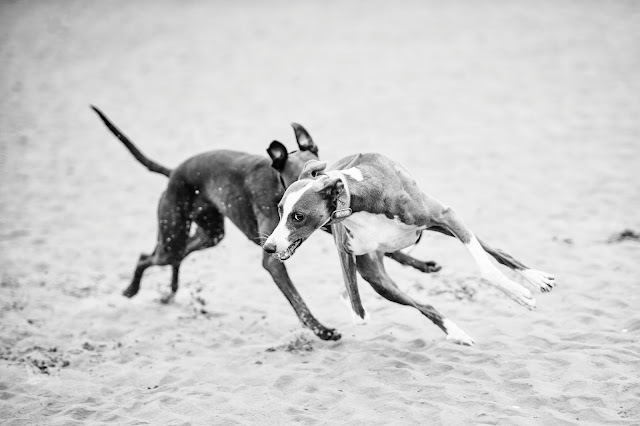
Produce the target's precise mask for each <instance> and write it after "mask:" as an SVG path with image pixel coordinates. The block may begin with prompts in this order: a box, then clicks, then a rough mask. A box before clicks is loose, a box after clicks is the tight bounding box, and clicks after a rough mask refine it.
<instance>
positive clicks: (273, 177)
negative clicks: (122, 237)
mask: <svg viewBox="0 0 640 426" xmlns="http://www.w3.org/2000/svg"><path fill="white" fill-rule="evenodd" d="M92 108H93V109H94V111H95V112H96V113H97V114H98V115H99V116H100V118H101V119H102V121H103V122H104V124H105V125H106V126H107V128H108V129H109V130H110V131H111V132H112V133H113V134H114V135H115V136H116V137H117V138H118V139H119V140H120V141H121V142H122V143H123V144H124V146H125V147H126V148H127V149H128V150H129V152H131V154H132V155H133V156H134V157H135V158H136V160H138V161H139V162H140V163H142V165H144V166H145V167H146V168H147V169H149V171H152V172H155V173H159V174H162V175H164V176H167V177H169V182H168V184H167V189H166V191H165V192H164V193H163V194H162V196H161V198H160V202H159V206H158V222H159V223H158V240H157V244H156V247H155V249H154V250H153V253H152V254H141V255H140V259H139V260H138V264H137V265H136V268H135V271H134V274H133V278H132V280H131V283H130V284H129V286H128V287H127V288H126V289H125V290H124V292H123V294H124V295H125V296H127V297H133V296H135V295H136V294H137V293H138V291H139V290H140V281H141V279H142V275H143V273H144V271H145V270H146V269H147V268H149V267H150V266H153V265H170V266H171V268H172V277H171V293H169V294H167V295H166V296H164V297H163V298H162V299H161V301H162V302H163V303H168V302H170V301H171V300H172V299H173V297H174V295H175V293H176V291H177V290H178V274H179V270H180V264H181V262H182V260H183V259H184V258H185V257H186V256H187V255H189V254H190V253H193V252H194V251H197V250H202V249H206V248H208V247H213V246H215V245H217V244H218V243H219V242H220V241H221V240H222V239H223V237H224V234H225V231H224V218H225V216H226V217H228V218H229V219H230V220H231V222H233V223H234V224H235V225H236V226H237V227H238V228H239V229H240V230H241V231H242V232H243V233H244V235H246V236H247V238H249V240H251V241H253V242H254V243H256V244H260V243H261V242H262V241H264V239H265V238H266V236H267V235H269V234H270V233H271V232H272V231H273V229H274V228H275V227H276V225H277V224H278V208H277V206H278V201H279V200H280V199H281V198H282V195H283V193H284V190H285V187H287V186H289V185H291V183H292V182H294V181H295V180H297V179H298V176H299V175H300V172H301V171H302V168H303V166H304V164H305V163H306V162H307V161H309V160H317V159H318V146H317V145H316V144H315V143H314V141H313V139H311V136H310V135H309V133H308V132H307V131H306V130H305V128H304V127H302V126H301V125H300V124H296V123H292V124H291V125H292V127H293V130H294V132H295V136H296V141H297V144H298V148H299V150H297V151H293V152H288V151H287V149H286V147H285V146H284V145H283V144H282V143H280V142H278V141H273V142H272V143H271V144H270V145H269V147H268V149H267V152H268V154H269V157H270V159H271V161H270V160H269V159H268V158H265V157H262V156H258V155H254V154H248V153H244V152H237V151H230V150H215V151H210V152H205V153H203V154H199V155H196V156H194V157H191V158H189V159H187V160H186V161H184V162H183V163H182V164H180V165H179V166H178V167H176V168H175V169H174V170H171V169H169V168H167V167H165V166H163V165H160V164H158V163H157V162H155V161H153V160H150V159H149V158H147V157H146V156H145V155H144V154H143V153H142V152H140V150H139V149H138V148H137V147H136V146H135V145H134V144H133V143H132V142H131V141H130V140H129V139H128V138H127V136H126V135H125V134H124V133H122V131H120V130H119V129H118V128H117V127H116V126H115V125H114V124H113V123H111V122H110V121H109V119H108V118H107V117H106V116H105V115H104V114H103V113H102V112H101V111H100V110H98V109H97V108H96V107H93V106H92ZM192 226H193V227H194V228H195V232H194V233H193V232H192ZM387 256H389V257H390V258H392V259H394V260H396V261H397V262H399V263H401V264H404V265H409V266H412V267H414V268H416V269H419V270H421V271H422V272H425V273H428V272H435V271H437V270H439V269H440V267H439V266H438V265H437V264H436V263H435V262H432V261H420V260H417V259H414V258H413V257H411V256H408V255H406V254H404V253H402V252H397V253H388V254H387ZM379 262H380V263H382V260H379ZM262 266H263V267H264V268H265V269H266V270H267V271H268V272H269V274H270V275H271V277H272V278H273V280H274V281H275V283H276V285H277V286H278V288H279V289H280V290H281V291H282V293H283V294H284V295H285V297H286V298H287V300H288V301H289V303H290V304H291V306H292V307H293V309H294V311H295V313H296V314H297V316H298V318H299V320H300V321H301V322H302V324H303V325H305V326H306V327H308V328H310V329H311V330H312V331H313V332H314V333H315V334H316V335H317V336H318V337H319V338H321V339H324V340H338V339H339V338H340V333H339V332H338V331H336V330H335V329H332V328H327V327H325V326H324V325H322V324H321V323H320V322H318V320H316V318H315V317H314V316H313V315H312V314H311V312H310V311H309V308H308V307H307V306H306V304H305V302H304V300H303V299H302V297H301V296H300V294H299V293H298V291H297V290H296V288H295V286H294V285H293V282H292V281H291V279H290V278H289V274H288V273H287V270H286V268H285V266H284V265H283V264H282V262H280V261H278V260H276V259H274V258H273V257H271V256H269V255H267V254H266V253H265V254H264V255H263V259H262ZM365 279H366V277H365Z"/></svg>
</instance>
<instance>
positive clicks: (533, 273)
mask: <svg viewBox="0 0 640 426" xmlns="http://www.w3.org/2000/svg"><path fill="white" fill-rule="evenodd" d="M478 242H479V243H480V245H481V246H482V248H483V249H484V251H486V252H487V253H489V254H490V255H491V256H493V258H494V259H495V260H497V261H498V263H500V264H502V265H504V266H506V267H508V268H511V269H513V270H514V271H516V272H517V273H518V274H520V275H522V276H523V277H524V278H525V279H526V280H527V281H528V282H529V283H531V284H532V285H533V286H535V287H536V288H538V289H540V291H542V292H543V293H544V292H547V291H551V290H552V289H553V287H554V286H555V285H556V280H555V277H554V276H553V275H551V274H548V273H546V272H542V271H538V270H536V269H531V268H529V267H527V266H525V265H524V264H523V263H522V262H520V261H519V260H516V259H515V258H514V257H512V256H511V255H510V254H508V253H505V252H504V251H502V250H500V249H496V248H493V247H491V246H490V245H489V244H487V243H485V242H484V241H482V240H481V239H478Z"/></svg>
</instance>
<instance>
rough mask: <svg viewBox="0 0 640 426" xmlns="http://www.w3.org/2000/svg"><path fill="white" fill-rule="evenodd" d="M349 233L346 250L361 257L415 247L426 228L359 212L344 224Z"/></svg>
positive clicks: (381, 215) (380, 215) (383, 216)
mask: <svg viewBox="0 0 640 426" xmlns="http://www.w3.org/2000/svg"><path fill="white" fill-rule="evenodd" d="M341 225H342V226H344V227H345V228H346V229H347V230H348V232H347V236H346V241H345V242H344V243H345V246H346V247H345V248H346V249H348V251H350V252H351V253H353V254H356V255H360V254H365V253H371V252H373V251H376V250H378V251H382V252H385V253H390V252H394V251H397V250H400V249H403V248H406V247H409V246H411V245H413V244H414V243H415V242H416V241H417V240H418V237H419V236H420V232H421V231H422V230H423V229H424V227H418V226H415V225H407V224H404V223H402V222H401V221H400V220H399V219H397V218H394V219H389V218H388V217H386V216H385V215H383V214H373V213H369V212H357V213H354V214H352V215H351V216H350V217H349V218H347V219H345V220H344V221H343V222H342V223H341Z"/></svg>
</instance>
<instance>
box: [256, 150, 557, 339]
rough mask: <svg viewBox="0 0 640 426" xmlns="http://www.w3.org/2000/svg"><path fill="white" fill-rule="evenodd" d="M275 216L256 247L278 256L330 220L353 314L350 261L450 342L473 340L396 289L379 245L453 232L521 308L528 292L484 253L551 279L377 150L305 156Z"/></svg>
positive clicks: (542, 284)
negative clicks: (330, 159)
mask: <svg viewBox="0 0 640 426" xmlns="http://www.w3.org/2000/svg"><path fill="white" fill-rule="evenodd" d="M278 212H279V214H280V222H279V223H278V225H277V227H276V228H275V230H274V231H273V233H272V234H271V235H270V236H269V238H268V239H267V240H266V241H265V244H264V245H263V249H264V250H265V251H266V252H267V253H270V254H272V255H273V256H274V257H275V258H277V259H279V260H281V261H284V260H286V259H288V258H289V257H291V256H292V255H293V253H294V252H295V250H296V249H297V248H298V247H299V246H300V244H302V243H303V242H304V241H305V240H306V239H307V238H308V237H309V236H310V235H311V234H312V233H313V232H314V231H315V230H317V229H320V228H322V227H325V226H331V228H332V233H333V236H334V239H335V242H336V245H337V246H338V252H339V255H340V262H341V266H342V272H343V277H344V280H345V284H346V290H347V294H348V296H349V299H350V301H351V307H352V310H353V312H354V313H355V315H356V317H357V318H359V319H360V320H365V319H366V317H367V313H366V311H365V310H364V308H363V307H362V302H361V300H360V295H359V293H358V287H357V282H356V269H357V270H358V271H359V272H360V274H361V275H362V277H364V278H365V279H366V280H367V281H369V283H371V285H372V286H373V288H374V289H375V290H376V291H377V292H378V293H379V294H380V295H382V296H383V297H385V298H387V299H388V300H391V301H393V302H396V303H400V304H403V305H408V306H413V307H414V308H416V309H418V310H419V311H420V312H421V313H422V314H423V315H425V316H426V317H427V318H429V319H430V320H431V321H432V322H433V323H434V324H436V325H437V326H438V327H440V328H441V329H442V330H443V331H444V332H445V333H446V335H447V339H448V340H450V341H453V342H454V343H458V344H463V345H472V344H473V343H474V340H473V339H472V338H471V337H470V336H469V335H467V333H465V332H464V331H463V330H462V329H460V328H459V327H458V326H457V325H456V324H455V323H454V322H453V321H451V320H449V319H447V318H445V317H444V316H443V315H442V314H440V313H439V312H438V311H437V310H436V309H435V308H434V307H433V306H431V305H427V304H421V303H418V302H416V301H415V300H413V299H412V298H410V297H409V296H407V295H406V294H404V293H403V292H402V291H401V290H400V289H399V288H398V287H397V286H396V284H395V283H394V282H393V281H392V280H391V278H390V277H389V276H388V275H387V273H386V271H385V269H384V265H383V264H382V262H381V259H382V255H381V253H386V252H394V251H396V250H400V249H403V248H406V247H409V246H411V245H413V244H415V243H416V241H417V240H418V239H419V238H420V236H421V233H422V232H423V231H424V230H434V231H437V232H441V233H444V234H446V235H449V236H454V237H456V238H458V239H459V240H460V241H461V242H462V243H463V244H464V246H465V247H466V249H467V250H468V251H469V253H470V254H471V256H472V257H473V258H474V260H475V261H476V263H477V264H478V266H479V267H480V273H481V275H482V277H483V278H485V279H486V280H487V281H489V282H490V283H491V284H493V285H494V286H496V287H497V288H498V289H500V290H502V291H503V292H504V293H505V294H506V295H507V296H508V297H510V298H511V299H513V300H514V301H516V302H517V303H519V304H521V305H523V306H524V307H526V308H528V309H533V308H534V307H535V299H534V298H533V297H532V295H531V292H530V291H529V290H528V289H526V288H524V287H523V286H521V285H520V284H518V283H516V282H514V281H512V280H510V279H509V278H507V277H506V276H505V275H503V274H502V272H500V270H499V269H498V268H497V267H496V266H494V265H493V264H492V263H491V262H490V261H489V258H488V257H487V253H489V254H491V255H492V256H493V257H494V258H495V259H496V260H497V261H498V262H500V263H502V264H504V265H506V266H508V267H510V268H512V269H513V270H515V271H516V272H518V273H519V274H521V275H522V276H523V277H524V278H526V279H527V280H528V281H529V282H530V283H531V284H533V285H534V286H535V287H537V288H539V289H540V290H541V291H543V292H546V291H550V290H551V289H552V288H553V287H554V285H555V279H554V277H553V276H552V275H550V274H547V273H544V272H541V271H537V270H535V269H530V268H527V267H526V266H524V265H523V264H522V263H520V262H519V261H517V260H515V259H514V258H513V257H511V256H509V255H508V254H506V253H504V252H501V251H500V250H496V249H493V248H491V247H490V246H489V245H488V244H486V243H483V242H482V241H479V240H478V239H477V238H476V237H475V236H474V234H473V233H472V232H471V231H470V230H469V229H468V228H467V227H466V226H465V225H464V224H463V223H462V221H461V220H460V219H459V218H458V216H457V215H456V214H455V213H454V211H453V210H452V209H450V208H449V207H446V206H444V205H443V204H441V203H440V202H439V201H437V200H436V199H435V198H433V197H431V196H429V195H427V194H425V193H424V192H423V191H422V190H421V189H420V188H419V187H418V185H417V183H416V181H415V180H414V179H413V177H411V175H410V174H409V172H408V171H407V170H406V169H405V168H404V167H403V166H402V165H400V164H399V163H397V162H395V161H393V160H391V159H390V158H387V157H385V156H383V155H380V154H357V155H352V156H348V157H345V158H343V159H341V160H339V161H338V162H337V163H336V164H334V165H333V166H332V167H330V168H328V169H327V163H326V162H321V161H317V160H312V161H309V162H308V163H307V164H306V165H305V167H304V169H303V171H302V173H301V175H300V178H299V180H298V181H297V182H295V183H293V184H291V186H289V187H288V189H287V190H286V191H285V193H284V196H283V197H282V200H281V201H280V203H279V204H278Z"/></svg>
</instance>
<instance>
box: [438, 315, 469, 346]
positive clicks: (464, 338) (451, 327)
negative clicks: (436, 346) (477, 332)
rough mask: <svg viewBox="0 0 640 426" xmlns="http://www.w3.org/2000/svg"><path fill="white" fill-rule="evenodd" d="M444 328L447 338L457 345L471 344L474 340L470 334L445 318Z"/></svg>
mask: <svg viewBox="0 0 640 426" xmlns="http://www.w3.org/2000/svg"><path fill="white" fill-rule="evenodd" d="M443 325H444V328H446V329H447V340H448V341H450V342H453V343H455V344H457V345H465V346H473V344H474V343H475V341H474V340H473V338H472V337H471V336H469V335H468V334H467V333H465V332H464V331H462V329H461V328H460V327H458V326H457V325H456V324H455V323H454V322H453V321H451V320H448V319H445V320H444V322H443Z"/></svg>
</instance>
